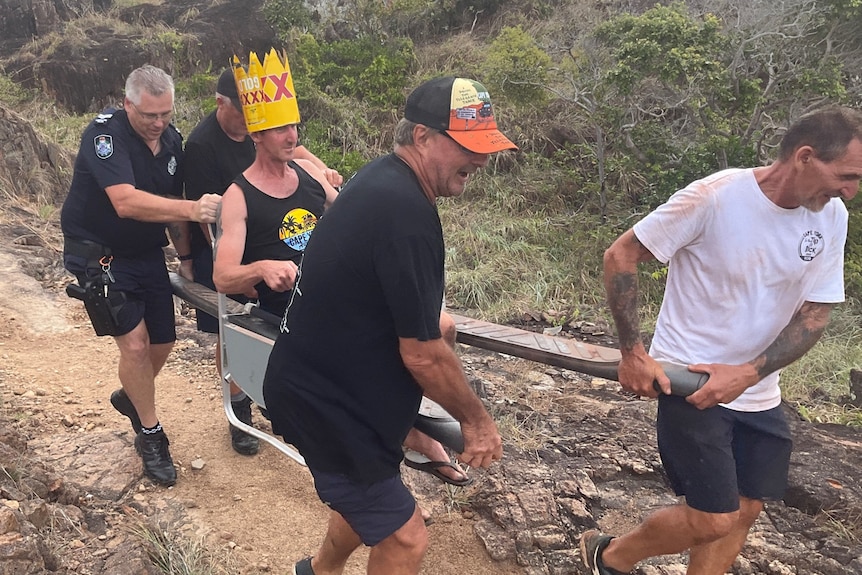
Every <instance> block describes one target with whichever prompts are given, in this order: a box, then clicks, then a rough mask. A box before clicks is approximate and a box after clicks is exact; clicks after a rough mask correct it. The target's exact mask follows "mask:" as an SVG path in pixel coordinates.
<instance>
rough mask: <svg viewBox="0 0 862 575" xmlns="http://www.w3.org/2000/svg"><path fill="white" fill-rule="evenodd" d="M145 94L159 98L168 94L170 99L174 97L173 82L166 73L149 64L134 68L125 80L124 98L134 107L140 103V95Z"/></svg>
mask: <svg viewBox="0 0 862 575" xmlns="http://www.w3.org/2000/svg"><path fill="white" fill-rule="evenodd" d="M143 92H146V93H147V94H149V95H150V96H161V95H162V94H164V93H166V92H170V94H171V99H173V97H174V81H173V79H172V78H171V77H170V75H168V73H167V72H165V71H164V70H162V69H161V68H156V67H155V66H151V65H149V64H144V65H143V66H141V67H140V68H135V69H134V70H132V72H131V73H130V74H129V77H128V78H126V98H128V99H129V100H131V102H132V103H133V104H134V105H136V106H137V105H138V104H140V103H141V94H142V93H143Z"/></svg>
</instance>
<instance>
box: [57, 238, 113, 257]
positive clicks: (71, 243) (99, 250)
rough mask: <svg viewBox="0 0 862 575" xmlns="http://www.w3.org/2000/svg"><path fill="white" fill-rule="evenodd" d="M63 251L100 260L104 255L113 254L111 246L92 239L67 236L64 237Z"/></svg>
mask: <svg viewBox="0 0 862 575" xmlns="http://www.w3.org/2000/svg"><path fill="white" fill-rule="evenodd" d="M63 252H64V253H67V254H69V255H73V256H78V257H79V258H85V259H87V260H100V259H101V258H102V257H104V256H110V255H111V248H109V247H107V246H103V245H101V244H97V243H96V242H91V241H90V240H76V239H75V238H69V237H65V238H63Z"/></svg>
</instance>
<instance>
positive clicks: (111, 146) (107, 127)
mask: <svg viewBox="0 0 862 575" xmlns="http://www.w3.org/2000/svg"><path fill="white" fill-rule="evenodd" d="M182 143H183V139H182V136H181V135H180V133H179V132H178V131H177V129H176V128H175V127H174V126H173V125H172V124H171V125H169V126H168V127H167V129H166V130H165V131H164V132H163V133H162V136H161V149H160V150H159V153H158V154H156V155H155V156H154V155H153V153H152V151H151V150H150V148H149V146H147V144H146V142H144V141H143V140H142V139H141V137H140V136H139V135H138V134H137V132H135V130H134V129H133V128H132V125H131V124H130V123H129V117H128V115H127V114H126V111H125V110H117V111H113V110H107V111H105V112H103V113H101V114H99V115H98V116H97V117H96V118H95V119H94V120H93V121H92V122H90V125H89V126H87V128H86V129H85V130H84V135H83V136H82V137H81V146H80V148H79V149H78V156H77V158H76V160H75V172H74V175H73V176H72V186H71V188H70V189H69V195H68V196H67V197H66V201H65V202H64V203H63V210H62V212H61V214H60V224H61V226H62V229H63V235H64V236H66V237H70V238H74V239H77V240H90V241H94V242H96V243H99V244H102V245H104V246H107V247H109V248H111V250H112V252H113V253H114V255H118V256H125V257H134V256H136V255H139V254H144V253H146V252H149V251H151V250H152V249H154V248H160V247H163V246H165V245H167V237H166V236H165V224H163V223H156V222H141V221H138V220H133V219H129V218H121V217H120V216H119V215H117V212H116V210H114V206H113V205H112V204H111V200H110V198H108V194H107V193H106V192H105V188H107V187H108V186H113V185H117V184H131V185H132V186H134V187H135V188H137V189H139V190H144V191H146V192H149V193H152V194H156V195H159V196H166V197H177V198H181V197H182V193H183V177H182V159H183V148H182Z"/></svg>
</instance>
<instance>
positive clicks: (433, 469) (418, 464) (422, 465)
mask: <svg viewBox="0 0 862 575" xmlns="http://www.w3.org/2000/svg"><path fill="white" fill-rule="evenodd" d="M416 455H418V456H419V457H421V458H422V459H424V460H425V461H415V460H413V459H410V457H408V456H407V455H405V456H404V465H406V466H407V467H411V468H413V469H418V470H419V471H424V472H425V473H429V474H431V475H433V476H434V477H436V478H437V479H439V480H440V481H442V482H444V483H448V484H450V485H455V486H456V487H466V486H467V485H470V484H471V483H473V478H472V477H466V475H467V474H466V473H464V472H463V471H462V470H461V469H458V467H457V466H456V465H455V464H453V463H452V462H451V461H431V460H430V459H428V458H427V457H425V456H424V455H421V454H416ZM414 457H415V455H414ZM441 467H448V468H450V469H453V470H455V471H456V472H457V473H464V475H465V477H464V479H452V478H451V477H449V476H448V475H445V474H444V473H441V472H440V468H441Z"/></svg>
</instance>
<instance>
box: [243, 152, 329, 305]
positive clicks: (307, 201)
mask: <svg viewBox="0 0 862 575" xmlns="http://www.w3.org/2000/svg"><path fill="white" fill-rule="evenodd" d="M288 166H290V167H291V168H293V169H294V170H295V171H296V174H297V176H298V177H299V185H298V186H297V188H296V191H295V192H293V194H291V195H290V196H289V197H287V198H274V197H272V196H270V195H267V194H265V193H263V192H262V191H260V190H259V189H258V188H256V187H255V186H253V185H252V184H251V183H250V182H249V181H248V180H247V179H245V176H243V175H242V174H240V175H239V176H238V177H237V178H236V179H235V180H234V183H235V184H236V185H237V186H239V188H240V189H241V190H242V193H243V195H244V196H245V205H246V211H247V214H248V216H247V221H246V238H245V251H244V253H243V257H242V263H243V264H248V263H251V262H255V261H259V260H279V261H285V260H291V261H293V262H294V263H296V265H299V262H300V260H301V258H302V253H303V252H304V251H305V246H306V244H307V243H308V238H309V237H311V232H312V231H313V230H314V227H315V226H316V225H317V220H318V219H319V218H320V217H321V216H322V215H323V210H324V204H325V203H326V192H325V191H324V190H323V186H321V185H320V182H318V181H317V180H315V179H314V178H313V177H311V176H310V175H309V174H308V172H306V171H305V170H303V169H302V168H300V167H299V166H297V165H296V163H294V162H288ZM255 289H256V290H257V293H258V299H259V300H260V306H261V307H262V308H263V309H265V310H266V311H269V312H271V313H274V314H276V315H279V316H280V315H282V314H283V313H284V308H285V307H286V306H287V302H288V300H289V299H290V292H284V293H279V292H273V291H272V290H271V289H269V287H268V286H267V285H266V283H265V282H260V283H258V284H257V285H256V286H255Z"/></svg>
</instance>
